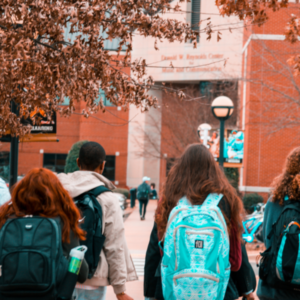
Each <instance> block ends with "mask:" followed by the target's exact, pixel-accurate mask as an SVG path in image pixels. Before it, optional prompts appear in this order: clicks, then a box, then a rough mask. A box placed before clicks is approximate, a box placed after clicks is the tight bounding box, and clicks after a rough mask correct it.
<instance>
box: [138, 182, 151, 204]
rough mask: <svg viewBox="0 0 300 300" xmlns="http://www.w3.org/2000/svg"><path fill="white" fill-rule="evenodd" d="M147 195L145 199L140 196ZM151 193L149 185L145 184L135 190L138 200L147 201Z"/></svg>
mask: <svg viewBox="0 0 300 300" xmlns="http://www.w3.org/2000/svg"><path fill="white" fill-rule="evenodd" d="M144 193H145V194H147V196H146V198H144V197H143V196H142V194H144ZM150 193H151V188H150V185H149V184H147V183H146V182H143V183H142V184H140V185H139V186H138V188H137V199H138V200H149V194H150Z"/></svg>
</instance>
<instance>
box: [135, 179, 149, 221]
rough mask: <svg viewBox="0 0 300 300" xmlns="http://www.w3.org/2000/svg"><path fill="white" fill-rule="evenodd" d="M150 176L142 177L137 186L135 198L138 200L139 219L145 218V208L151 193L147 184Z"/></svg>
mask: <svg viewBox="0 0 300 300" xmlns="http://www.w3.org/2000/svg"><path fill="white" fill-rule="evenodd" d="M149 181H150V178H149V177H147V176H144V177H143V183H142V184H140V185H139V186H138V188H137V199H138V200H139V202H140V217H141V221H143V220H145V216H146V209H147V205H148V202H149V195H150V193H151V188H150V185H149Z"/></svg>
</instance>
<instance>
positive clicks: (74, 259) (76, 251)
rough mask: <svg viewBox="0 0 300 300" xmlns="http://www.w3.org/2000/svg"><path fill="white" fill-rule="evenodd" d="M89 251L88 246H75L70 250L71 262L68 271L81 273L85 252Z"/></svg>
mask: <svg viewBox="0 0 300 300" xmlns="http://www.w3.org/2000/svg"><path fill="white" fill-rule="evenodd" d="M86 251H87V247H86V246H78V247H76V248H73V249H72V250H71V252H70V263H69V269H68V271H69V272H70V273H73V274H76V275H78V274H79V271H80V268H81V264H82V261H83V259H84V254H85V252H86Z"/></svg>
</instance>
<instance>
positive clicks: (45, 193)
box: [0, 168, 85, 243]
mask: <svg viewBox="0 0 300 300" xmlns="http://www.w3.org/2000/svg"><path fill="white" fill-rule="evenodd" d="M26 215H34V216H41V217H48V218H53V217H60V218H61V220H62V223H63V229H62V240H63V242H68V243H69V242H70V231H71V230H72V231H73V233H74V234H75V236H77V237H78V238H80V239H85V232H84V231H83V230H82V229H80V227H79V225H78V221H79V219H80V213H79V211H78V209H77V207H76V205H75V204H74V202H73V200H72V198H71V197H70V195H69V194H68V192H67V191H66V190H65V189H64V188H63V186H62V184H61V183H60V181H59V180H58V178H57V177H56V175H55V174H54V173H52V172H51V171H50V170H47V169H42V168H41V169H38V168H36V169H32V170H31V171H30V172H28V174H27V175H26V176H25V177H24V178H23V179H22V180H21V181H20V182H19V183H18V184H17V185H16V186H15V187H14V189H13V192H12V195H11V201H9V202H8V203H6V204H4V205H3V206H2V207H1V208H0V226H1V227H2V226H3V225H4V223H5V222H6V220H7V219H8V218H9V217H13V216H16V217H24V216H26Z"/></svg>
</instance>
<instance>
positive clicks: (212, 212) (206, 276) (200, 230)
mask: <svg viewBox="0 0 300 300" xmlns="http://www.w3.org/2000/svg"><path fill="white" fill-rule="evenodd" d="M222 197H223V195H218V194H210V195H209V196H208V197H207V198H206V200H205V201H204V203H203V204H202V205H191V204H190V202H189V201H188V200H187V198H186V197H184V198H182V199H181V200H179V202H178V205H177V206H176V207H175V208H174V209H173V210H172V211H171V214H170V216H169V221H168V224H167V230H166V234H165V236H164V239H163V240H164V245H163V252H164V255H163V259H162V265H161V272H162V286H163V295H164V298H165V299H168V300H179V299H182V300H187V299H190V300H195V299H201V300H221V299H224V296H225V292H226V288H227V284H228V281H229V277H230V263H229V237H228V232H227V226H226V223H225V219H224V217H223V214H222V212H221V210H220V209H219V207H218V204H219V202H220V200H221V199H222Z"/></svg>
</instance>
